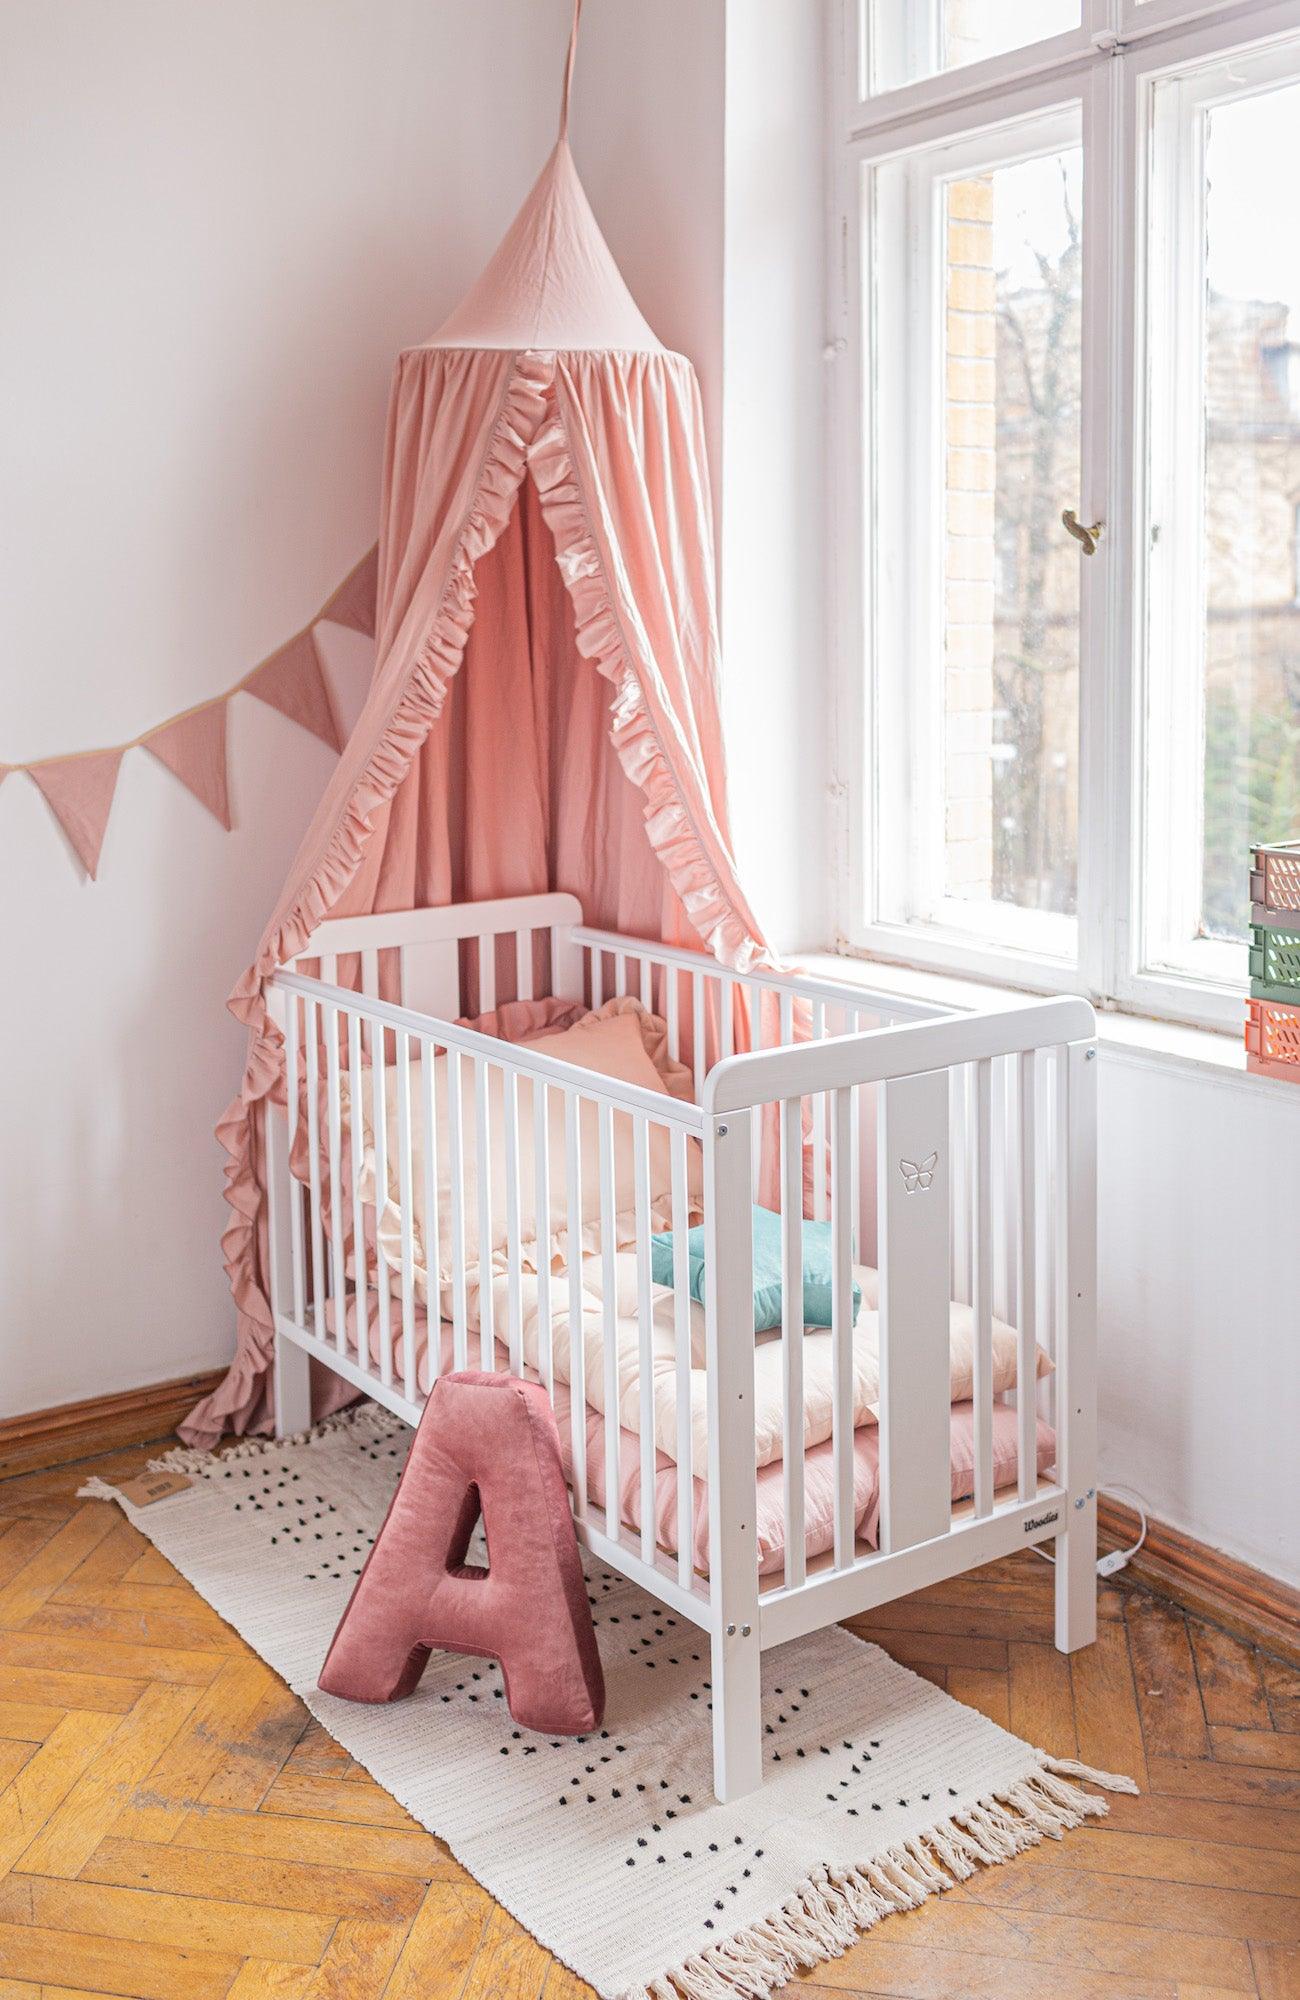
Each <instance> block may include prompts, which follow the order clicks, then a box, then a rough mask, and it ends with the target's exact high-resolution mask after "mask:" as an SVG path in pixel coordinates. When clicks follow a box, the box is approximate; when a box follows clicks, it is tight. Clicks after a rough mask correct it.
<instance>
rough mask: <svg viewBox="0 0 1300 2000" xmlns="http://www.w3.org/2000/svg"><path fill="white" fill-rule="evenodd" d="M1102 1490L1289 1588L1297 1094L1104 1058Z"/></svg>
mask: <svg viewBox="0 0 1300 2000" xmlns="http://www.w3.org/2000/svg"><path fill="white" fill-rule="evenodd" d="M1099 1094H1100V1110H1099V1148H1100V1159H1099V1183H1098V1193H1099V1211H1098V1233H1099V1253H1100V1254H1099V1266H1098V1304H1099V1349H1100V1362H1101V1398H1100V1451H1101V1472H1102V1478H1103V1480H1115V1481H1123V1482H1125V1483H1126V1484H1128V1485H1130V1486H1133V1487H1135V1488H1136V1489H1137V1490H1138V1492H1139V1493H1141V1494H1142V1495H1143V1496H1144V1498H1145V1499H1146V1501H1147V1504H1148V1506H1149V1507H1150V1509H1151V1511H1152V1512H1153V1513H1154V1514H1156V1515H1157V1516H1158V1517H1159V1518H1160V1519H1162V1520H1166V1521H1172V1522H1174V1523H1175V1525H1176V1526H1178V1527H1180V1528H1184V1529H1186V1530H1187V1531H1188V1532H1189V1533H1190V1534H1193V1535H1195V1536H1197V1538H1198V1539H1200V1540H1202V1541H1206V1542H1209V1543H1211V1544H1212V1545H1213V1546H1214V1547H1216V1548H1221V1549H1225V1550H1226V1551H1227V1552H1228V1553H1229V1554H1230V1555H1234V1556H1238V1557H1240V1558H1241V1559H1243V1560H1244V1561H1246V1562H1249V1563H1254V1564H1255V1565H1256V1566H1257V1567H1259V1568H1261V1569H1265V1570H1268V1571H1270V1572H1272V1573H1273V1574H1274V1575H1277V1576H1283V1577H1286V1578H1288V1579H1289V1580H1290V1581H1291V1582H1292V1583H1295V1584H1298V1585H1300V1525H1298V1524H1300V1447H1298V1446H1297V1432H1298V1430H1300V1089H1296V1088H1295V1087H1294V1086H1292V1085H1290V1084H1284V1083H1271V1082H1267V1081H1264V1080H1262V1079H1259V1078H1252V1077H1248V1076H1232V1075H1228V1074H1221V1075H1214V1074H1213V1073H1209V1072H1201V1071H1196V1070H1193V1069H1190V1068H1186V1067H1183V1066H1181V1065H1180V1066H1168V1065H1166V1066H1165V1067H1163V1068H1161V1067H1159V1066H1153V1065H1152V1063H1151V1061H1150V1059H1149V1058H1148V1057H1145V1056H1135V1055H1133V1054H1130V1053H1129V1052H1128V1051H1119V1050H1116V1049H1114V1048H1112V1047H1106V1048H1104V1049H1103V1052H1102V1062H1101V1083H1100V1092H1099Z"/></svg>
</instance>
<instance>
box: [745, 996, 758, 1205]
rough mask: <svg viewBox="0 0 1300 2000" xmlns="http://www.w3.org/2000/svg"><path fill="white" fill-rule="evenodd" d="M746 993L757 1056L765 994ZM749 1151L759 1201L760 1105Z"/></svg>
mask: <svg viewBox="0 0 1300 2000" xmlns="http://www.w3.org/2000/svg"><path fill="white" fill-rule="evenodd" d="M744 992H745V999H746V1001H747V1003H748V1007H749V1046H750V1050H751V1053H753V1054H755V1055H757V1053H758V1051H759V1050H760V1049H761V1048H762V1046H763V994H762V991H761V989H760V988H759V987H757V986H750V987H747V988H745V989H744ZM749 1149H750V1167H749V1180H750V1187H751V1189H752V1191H753V1198H754V1200H755V1201H757V1200H758V1197H759V1193H760V1191H761V1186H762V1179H763V1111H762V1107H761V1105H758V1104H756V1105H755V1106H754V1108H753V1110H752V1111H751V1112H750V1114H749Z"/></svg>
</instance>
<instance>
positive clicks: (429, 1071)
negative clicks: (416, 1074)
mask: <svg viewBox="0 0 1300 2000" xmlns="http://www.w3.org/2000/svg"><path fill="white" fill-rule="evenodd" d="M420 1116H421V1120H422V1122H423V1125H424V1329H425V1332H424V1339H425V1352H426V1354H427V1356H428V1364H429V1386H430V1388H432V1386H433V1384H434V1383H435V1382H436V1381H437V1379H438V1376H439V1375H440V1374H441V1373H442V1338H441V1328H442V1316H441V1310H440V1308H441V1303H442V1283H441V1275H440V1274H441V1271H442V1243H441V1240H440V1237H441V1224H440V1218H439V1215H438V1078H437V1067H436V1062H435V1058H434V1052H433V1043H432V1042H426V1041H421V1043H420Z"/></svg>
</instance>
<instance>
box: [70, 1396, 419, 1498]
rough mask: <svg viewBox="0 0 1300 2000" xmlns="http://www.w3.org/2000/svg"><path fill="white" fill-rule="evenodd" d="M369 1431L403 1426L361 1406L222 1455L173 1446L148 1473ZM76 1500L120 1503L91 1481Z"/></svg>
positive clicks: (200, 1468) (199, 1467)
mask: <svg viewBox="0 0 1300 2000" xmlns="http://www.w3.org/2000/svg"><path fill="white" fill-rule="evenodd" d="M363 1428H364V1429H366V1430H373V1431H374V1432H375V1434H376V1436H383V1437H389V1436H391V1435H392V1431H393V1430H394V1429H397V1430H401V1429H404V1428H405V1426H404V1425H403V1424H402V1421H401V1419H400V1417H394V1416H391V1415H390V1413H389V1412H388V1411H387V1410H384V1409H381V1408H380V1407H379V1405H378V1404H374V1403H367V1404H362V1405H361V1406H360V1407H359V1408H358V1407H356V1406H353V1407H352V1408H351V1409H347V1410H336V1411H335V1413H334V1415H333V1416H332V1417H322V1418H321V1420H320V1422H319V1423H318V1424H313V1425H312V1427H311V1429H310V1430H306V1431H298V1432H297V1433H296V1435H295V1436H293V1437H282V1438H277V1437H265V1438H241V1439H240V1441H239V1443H238V1444H233V1445H229V1446H227V1447H226V1449H225V1450H223V1451H201V1450H199V1449H198V1448H197V1447H196V1446H194V1445H188V1444H177V1445H173V1446H172V1448H171V1450H170V1451H165V1452H164V1453H163V1454H162V1456H161V1458H151V1459H149V1460H148V1461H147V1464H146V1470H147V1471H149V1472H183V1473H186V1474H194V1475H202V1474H203V1473H206V1472H211V1471H212V1470H213V1469H214V1468H215V1467H217V1466H224V1465H229V1464H231V1463H232V1461H234V1460H237V1459H241V1458H263V1457H265V1456H266V1455H267V1454H268V1453H269V1452H275V1451H284V1450H286V1449H287V1448H288V1447H289V1446H290V1445H303V1444H319V1442H320V1440H321V1439H322V1438H326V1437H329V1436H330V1435H331V1433H333V1432H335V1431H343V1430H361V1429H363ZM77 1498H78V1500H119V1501H120V1500H121V1498H122V1495H121V1493H120V1492H119V1491H118V1488H117V1487H116V1486H114V1485H112V1484H111V1483H110V1482H109V1481H108V1480H106V1479H100V1478H98V1477H92V1478H90V1479H88V1480H87V1481H86V1483H85V1485H84V1486H79V1487H78V1488H77Z"/></svg>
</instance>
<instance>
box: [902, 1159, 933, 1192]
mask: <svg viewBox="0 0 1300 2000" xmlns="http://www.w3.org/2000/svg"><path fill="white" fill-rule="evenodd" d="M938 1164H939V1155H938V1154H937V1153H929V1154H927V1156H926V1157H925V1159H923V1160H922V1162H921V1164H920V1166H919V1167H918V1166H917V1164H916V1161H915V1160H900V1161H899V1163H898V1171H899V1172H900V1174H901V1175H902V1176H903V1183H904V1186H905V1187H906V1188H907V1192H908V1193H909V1194H917V1193H921V1194H924V1193H925V1191H926V1189H927V1188H928V1187H929V1185H930V1183H931V1181H932V1180H933V1179H934V1170H935V1168H936V1167H937V1166H938Z"/></svg>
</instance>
